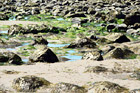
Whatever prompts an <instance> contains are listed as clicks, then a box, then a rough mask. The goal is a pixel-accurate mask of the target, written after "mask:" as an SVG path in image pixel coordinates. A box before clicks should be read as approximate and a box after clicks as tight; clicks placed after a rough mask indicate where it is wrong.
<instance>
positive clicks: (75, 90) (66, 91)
mask: <svg viewBox="0 0 140 93" xmlns="http://www.w3.org/2000/svg"><path fill="white" fill-rule="evenodd" d="M44 92H46V93H86V89H85V88H83V87H80V86H78V85H74V84H69V83H63V82H60V83H57V84H55V85H53V86H52V87H50V88H48V89H46V90H45V91H44Z"/></svg>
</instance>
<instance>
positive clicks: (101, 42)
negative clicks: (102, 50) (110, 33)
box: [96, 37, 112, 45]
mask: <svg viewBox="0 0 140 93" xmlns="http://www.w3.org/2000/svg"><path fill="white" fill-rule="evenodd" d="M96 42H97V43H98V44H102V45H103V44H110V43H112V41H111V40H108V38H104V37H103V38H98V39H97V41H96Z"/></svg>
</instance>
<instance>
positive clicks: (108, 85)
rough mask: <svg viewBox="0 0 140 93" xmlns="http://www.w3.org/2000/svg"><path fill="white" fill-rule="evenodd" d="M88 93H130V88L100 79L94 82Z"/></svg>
mask: <svg viewBox="0 0 140 93" xmlns="http://www.w3.org/2000/svg"><path fill="white" fill-rule="evenodd" d="M88 93H129V90H128V89H127V88H125V87H122V86H120V85H118V84H115V83H112V82H108V81H100V82H95V83H93V85H92V86H91V88H89V90H88Z"/></svg>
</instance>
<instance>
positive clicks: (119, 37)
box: [106, 33, 130, 43]
mask: <svg viewBox="0 0 140 93" xmlns="http://www.w3.org/2000/svg"><path fill="white" fill-rule="evenodd" d="M106 38H107V39H108V40H110V41H113V42H114V43H123V42H130V39H128V38H127V37H126V35H124V34H122V33H111V34H109V35H107V36H106Z"/></svg>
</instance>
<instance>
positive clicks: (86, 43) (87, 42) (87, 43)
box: [68, 37, 96, 48]
mask: <svg viewBox="0 0 140 93" xmlns="http://www.w3.org/2000/svg"><path fill="white" fill-rule="evenodd" d="M84 47H85V48H95V47H96V43H95V42H93V41H92V40H91V39H89V38H86V37H85V38H82V39H79V40H78V41H77V42H74V43H71V44H70V45H69V46H68V48H84Z"/></svg>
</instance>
